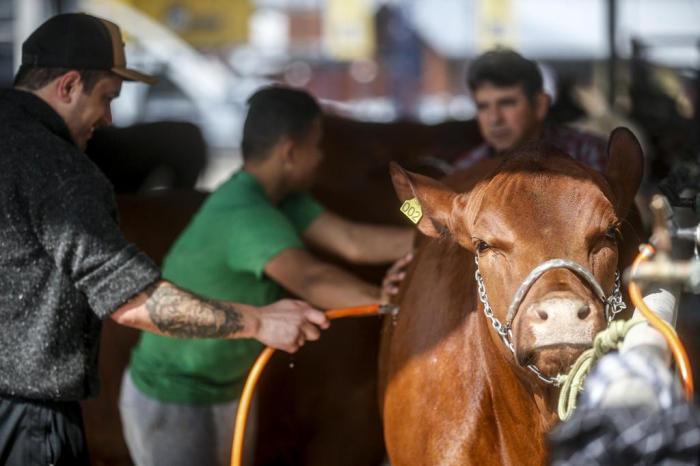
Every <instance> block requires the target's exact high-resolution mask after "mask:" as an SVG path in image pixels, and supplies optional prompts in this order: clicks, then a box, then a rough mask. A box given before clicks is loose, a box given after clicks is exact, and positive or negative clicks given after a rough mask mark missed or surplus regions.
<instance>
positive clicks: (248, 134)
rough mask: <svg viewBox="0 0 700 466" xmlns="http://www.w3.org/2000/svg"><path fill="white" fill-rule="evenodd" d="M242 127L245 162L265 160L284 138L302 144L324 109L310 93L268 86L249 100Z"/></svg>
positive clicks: (242, 146) (242, 148)
mask: <svg viewBox="0 0 700 466" xmlns="http://www.w3.org/2000/svg"><path fill="white" fill-rule="evenodd" d="M248 105H249V109H248V116H247V117H246V120H245V124H244V125H243V142H242V143H241V150H242V152H243V160H245V161H251V160H264V159H265V157H267V155H268V154H269V152H270V150H271V149H272V148H273V147H274V146H275V144H277V143H278V142H279V141H280V140H281V139H282V138H284V137H289V138H292V139H293V140H295V141H299V140H301V139H303V138H304V137H306V136H307V135H308V134H309V130H310V129H311V124H312V123H313V121H314V120H315V119H316V118H317V117H319V116H320V115H321V107H319V105H318V102H316V99H314V98H313V97H312V96H311V95H310V94H308V93H307V92H305V91H302V90H299V89H292V88H289V87H284V86H279V85H275V86H269V87H266V88H263V89H261V90H259V91H257V92H256V93H255V94H253V95H252V96H251V97H250V98H249V99H248Z"/></svg>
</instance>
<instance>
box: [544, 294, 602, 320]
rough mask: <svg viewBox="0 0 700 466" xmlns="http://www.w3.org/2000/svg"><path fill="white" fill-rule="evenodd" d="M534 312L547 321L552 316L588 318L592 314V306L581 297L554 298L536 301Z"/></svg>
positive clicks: (573, 318)
mask: <svg viewBox="0 0 700 466" xmlns="http://www.w3.org/2000/svg"><path fill="white" fill-rule="evenodd" d="M533 313H534V315H535V316H537V317H536V320H539V321H546V320H548V319H549V318H550V317H553V318H555V319H557V320H571V321H575V320H576V319H578V320H586V318H587V317H588V316H589V315H591V307H590V306H589V305H588V304H587V303H586V302H584V301H582V300H579V299H563V298H554V299H547V300H545V301H540V302H538V303H536V304H535V305H534V309H533Z"/></svg>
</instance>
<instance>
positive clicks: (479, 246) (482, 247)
mask: <svg viewBox="0 0 700 466" xmlns="http://www.w3.org/2000/svg"><path fill="white" fill-rule="evenodd" d="M490 247H491V246H490V245H489V244H488V243H487V242H486V241H482V240H477V242H476V252H479V253H481V252H484V251H486V250H487V249H489V248H490Z"/></svg>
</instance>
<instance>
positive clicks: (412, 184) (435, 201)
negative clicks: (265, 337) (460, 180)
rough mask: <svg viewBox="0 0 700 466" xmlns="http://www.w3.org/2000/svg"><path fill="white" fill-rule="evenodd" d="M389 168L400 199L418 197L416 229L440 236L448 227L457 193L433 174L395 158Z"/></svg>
mask: <svg viewBox="0 0 700 466" xmlns="http://www.w3.org/2000/svg"><path fill="white" fill-rule="evenodd" d="M389 171H390V173H391V181H392V182H393V183H394V189H395V190H396V195H397V196H398V198H399V200H400V201H402V202H404V201H407V200H410V199H414V198H415V199H417V200H418V203H419V204H420V208H421V211H422V215H421V216H420V220H419V221H418V223H417V226H418V229H419V230H420V231H421V232H422V233H423V234H425V235H428V236H432V237H436V238H437V237H440V236H443V235H444V234H445V233H446V232H447V231H448V230H449V226H450V223H451V222H450V218H451V215H452V210H453V205H454V201H455V199H456V198H457V196H458V195H457V193H455V192H454V191H452V190H451V189H449V188H448V187H447V186H445V185H443V184H442V183H439V182H437V181H435V180H434V179H432V178H429V177H427V176H423V175H419V174H417V173H411V172H409V171H406V170H404V169H403V168H401V167H400V166H399V164H397V163H395V162H391V164H390V166H389ZM409 218H410V217H409Z"/></svg>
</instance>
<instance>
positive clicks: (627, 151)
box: [605, 127, 644, 218]
mask: <svg viewBox="0 0 700 466" xmlns="http://www.w3.org/2000/svg"><path fill="white" fill-rule="evenodd" d="M643 166H644V156H643V154H642V146H640V145H639V141H637V138H636V137H635V136H634V134H632V132H631V131H630V130H629V129H627V128H623V127H619V128H615V130H613V132H612V133H611V134H610V140H609V141H608V166H607V168H606V170H605V177H606V178H607V180H608V182H609V183H610V187H611V188H612V191H613V194H614V196H615V202H614V205H615V211H616V213H617V215H618V217H620V218H625V217H626V216H627V212H628V211H629V208H630V207H631V206H632V203H633V202H634V196H635V195H636V194H637V190H638V189H639V185H640V183H641V182H642V174H643Z"/></svg>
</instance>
